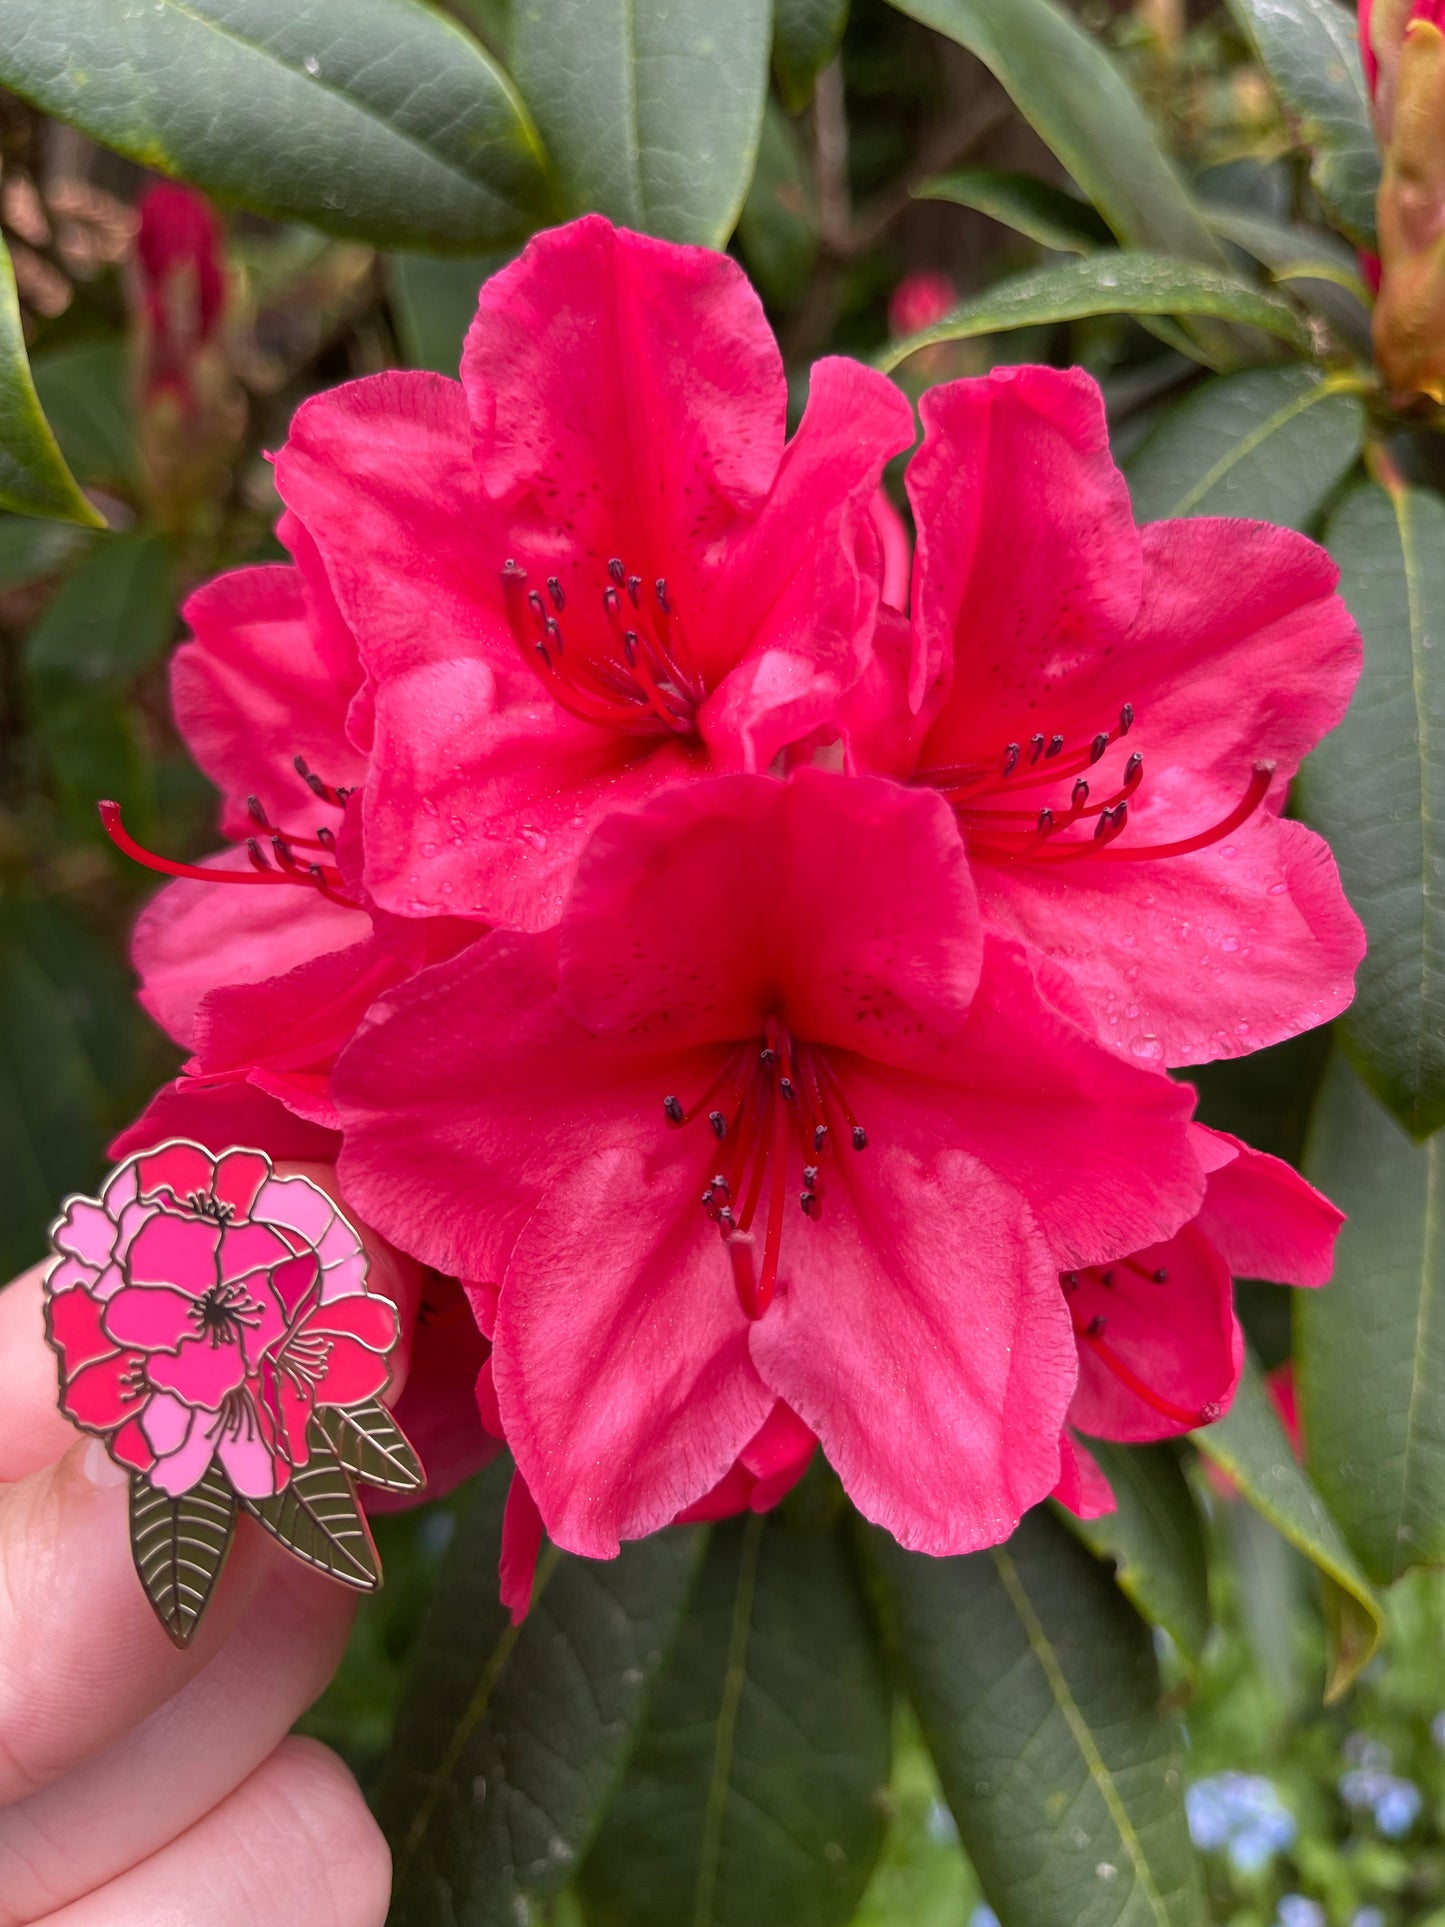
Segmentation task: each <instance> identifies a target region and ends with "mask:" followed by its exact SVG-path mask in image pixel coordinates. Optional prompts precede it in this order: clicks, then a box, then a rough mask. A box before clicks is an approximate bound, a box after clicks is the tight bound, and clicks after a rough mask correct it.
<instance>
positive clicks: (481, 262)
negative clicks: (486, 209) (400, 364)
mask: <svg viewBox="0 0 1445 1927" xmlns="http://www.w3.org/2000/svg"><path fill="white" fill-rule="evenodd" d="M510 259H511V256H510V255H508V254H467V255H462V256H460V257H459V258H458V259H455V260H445V259H441V258H439V257H438V256H436V255H434V254H394V255H393V256H392V257H391V259H390V261H389V262H388V263H387V286H388V290H389V292H390V295H391V308H392V314H393V315H394V317H395V319H396V331H397V334H398V336H399V338H400V340H401V350H402V353H403V355H404V356H405V357H406V364H407V366H408V368H431V369H433V370H434V371H435V372H436V373H437V374H439V375H451V376H453V377H455V376H456V373H457V370H458V369H459V368H460V367H461V361H462V343H463V342H464V341H465V340H466V338H467V329H468V328H470V327H471V325H472V317H473V316H474V315H475V314H476V312H477V297H478V295H479V294H480V292H481V286H482V283H483V282H484V281H486V280H488V279H489V278H490V277H491V276H492V275H493V274H495V273H496V271H497V269H498V268H500V267H501V266H502V265H503V264H504V263H505V262H507V261H508V260H510Z"/></svg>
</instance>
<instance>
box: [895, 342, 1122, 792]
mask: <svg viewBox="0 0 1445 1927" xmlns="http://www.w3.org/2000/svg"><path fill="white" fill-rule="evenodd" d="M919 412H920V414H921V416H922V418H923V428H924V437H923V445H922V447H921V448H920V450H919V452H918V454H917V455H916V456H915V457H914V459H913V462H912V463H911V464H910V466H909V470H908V495H909V500H910V501H911V502H912V505H913V517H914V524H915V527H916V529H917V551H916V558H915V562H914V577H913V633H914V663H913V675H912V688H911V696H912V703H913V707H914V708H915V709H919V708H921V707H922V706H923V703H924V700H925V698H928V700H929V703H930V708H931V710H932V711H933V712H934V713H935V714H937V721H936V723H935V727H934V731H933V734H932V735H931V736H930V738H929V742H928V744H927V747H926V749H925V751H924V755H923V760H924V762H925V764H931V763H938V764H958V763H973V762H975V761H977V762H980V763H982V764H983V766H984V767H985V768H992V767H993V766H994V764H995V761H996V760H997V759H1000V758H1001V757H1002V754H1003V750H1004V747H1005V745H1006V744H1007V743H1008V742H1010V741H1013V740H1016V739H1020V732H1021V731H1022V734H1023V736H1027V735H1028V734H1029V732H1030V731H1031V730H1035V729H1041V730H1043V731H1044V732H1045V734H1052V733H1053V732H1054V731H1055V730H1064V731H1068V732H1069V733H1071V734H1072V733H1073V731H1072V729H1071V725H1072V724H1074V723H1075V717H1076V709H1077V705H1076V703H1075V701H1074V683H1075V679H1076V678H1077V676H1078V673H1079V669H1080V666H1081V665H1084V664H1088V663H1090V662H1092V661H1094V660H1096V659H1099V658H1100V657H1104V656H1106V655H1107V652H1109V651H1110V650H1111V649H1115V648H1117V647H1118V646H1119V644H1120V643H1121V642H1122V640H1123V637H1124V635H1125V633H1126V632H1127V630H1128V628H1129V626H1130V624H1131V623H1132V621H1133V620H1134V617H1135V614H1136V612H1137V610H1138V607H1139V598H1140V593H1141V589H1142V586H1143V567H1142V562H1141V556H1140V539H1139V534H1138V532H1137V530H1136V529H1135V527H1134V516H1133V511H1132V509H1131V507H1130V504H1129V492H1128V489H1127V488H1126V486H1125V484H1124V479H1123V477H1122V476H1121V475H1120V474H1119V472H1118V470H1117V469H1116V468H1115V466H1114V462H1113V458H1112V457H1111V456H1110V454H1109V435H1108V427H1107V424H1106V422H1105V419H1104V405H1103V398H1102V396H1101V395H1100V393H1099V389H1098V385H1097V383H1095V382H1094V381H1093V380H1092V379H1091V378H1090V377H1089V376H1088V375H1086V374H1084V372H1083V371H1082V370H1081V369H1077V368H1074V369H1069V370H1067V371H1064V370H1059V369H1054V368H1035V367H1018V368H996V369H995V370H994V371H993V373H992V374H990V375H985V376H983V377H981V378H980V379H979V380H976V381H957V382H947V383H944V384H943V385H941V386H939V387H935V388H930V389H929V390H928V392H927V393H926V394H925V395H924V397H923V400H922V402H921V404H920V408H919ZM1124 700H1127V698H1126V697H1121V698H1119V699H1118V701H1116V702H1115V703H1114V705H1113V714H1107V713H1106V714H1105V715H1104V717H1103V720H1102V721H1101V720H1099V719H1098V718H1097V717H1092V719H1091V720H1087V721H1086V722H1084V723H1082V724H1080V725H1079V727H1082V728H1083V729H1084V731H1085V737H1084V740H1088V738H1089V737H1092V736H1093V735H1094V734H1095V732H1096V731H1097V730H1099V729H1101V728H1107V727H1108V725H1109V723H1110V722H1112V721H1113V719H1114V715H1116V714H1117V712H1118V708H1119V702H1121V701H1124ZM1136 700H1138V699H1137V698H1136ZM940 704H942V705H943V707H942V708H941V712H940V708H939V706H940Z"/></svg>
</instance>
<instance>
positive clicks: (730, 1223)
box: [717, 1204, 737, 1237]
mask: <svg viewBox="0 0 1445 1927" xmlns="http://www.w3.org/2000/svg"><path fill="white" fill-rule="evenodd" d="M717 1222H718V1229H719V1231H721V1232H722V1233H723V1235H724V1236H725V1237H726V1235H727V1233H728V1232H729V1231H732V1230H733V1229H734V1228H735V1227H736V1225H737V1219H736V1218H735V1217H734V1216H733V1214H732V1207H731V1206H730V1205H726V1204H725V1205H724V1206H723V1208H722V1210H721V1211H719V1212H718V1214H717Z"/></svg>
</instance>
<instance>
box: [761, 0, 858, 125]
mask: <svg viewBox="0 0 1445 1927" xmlns="http://www.w3.org/2000/svg"><path fill="white" fill-rule="evenodd" d="M847 24H848V0H773V72H774V73H775V74H776V75H777V76H778V89H779V92H780V93H781V94H782V96H783V105H784V106H785V107H786V108H787V110H788V112H789V113H790V114H796V113H800V112H801V111H802V109H803V108H804V107H806V106H807V104H808V102H809V100H810V99H811V98H812V93H813V83H814V82H815V81H816V80H817V78H818V76H819V74H820V73H822V71H823V69H824V68H825V67H826V66H827V64H828V62H829V61H830V60H831V59H832V58H833V57H834V55H835V54H836V53H837V51H838V49H839V47H841V46H842V44H843V29H844V27H846V26H847Z"/></svg>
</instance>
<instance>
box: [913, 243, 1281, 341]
mask: <svg viewBox="0 0 1445 1927" xmlns="http://www.w3.org/2000/svg"><path fill="white" fill-rule="evenodd" d="M1096 314H1132V315H1205V316H1211V317H1214V318H1216V319H1219V320H1224V321H1235V322H1243V323H1247V324H1249V325H1250V326H1253V327H1256V328H1263V329H1265V330H1266V331H1267V332H1268V333H1270V334H1273V335H1278V336H1279V338H1280V339H1281V340H1282V341H1287V342H1289V343H1290V345H1291V346H1292V347H1295V348H1298V349H1300V350H1301V351H1303V350H1304V349H1305V348H1307V346H1308V343H1309V336H1308V334H1307V332H1306V330H1305V328H1304V326H1303V324H1302V322H1301V321H1300V319H1299V317H1298V315H1296V314H1295V312H1294V310H1293V309H1292V308H1291V307H1289V306H1288V305H1287V304H1286V303H1285V302H1283V301H1281V300H1279V298H1278V297H1277V296H1275V295H1272V294H1265V293H1263V292H1262V291H1261V290H1260V289H1259V288H1255V287H1251V285H1250V284H1249V282H1247V281H1241V280H1239V279H1238V278H1237V277H1236V276H1234V275H1232V274H1225V273H1223V272H1221V271H1220V270H1218V269H1215V268H1205V267H1200V266H1198V265H1196V264H1195V263H1194V262H1192V261H1171V260H1167V259H1165V257H1164V256H1162V255H1157V254H1135V253H1130V252H1123V251H1114V252H1110V253H1104V254H1092V255H1089V256H1088V257H1087V258H1086V259H1085V260H1082V261H1066V262H1063V263H1062V264H1060V265H1059V266H1057V267H1047V268H1033V269H1031V270H1030V271H1029V272H1028V273H1027V274H1018V275H1014V276H1013V277H1012V279H1010V280H1007V281H1000V282H997V283H995V285H994V286H993V287H991V288H988V289H986V290H985V292H984V293H983V294H981V295H977V296H975V297H974V299H973V300H972V301H965V302H964V303H963V304H962V305H961V306H960V307H957V308H955V309H954V310H953V311H952V313H950V314H947V315H945V316H944V318H943V320H942V321H940V322H938V323H937V324H936V325H935V326H934V327H932V328H925V329H924V330H923V331H922V333H920V334H916V335H910V336H909V337H908V339H907V340H906V341H901V342H896V343H894V345H893V346H892V347H890V348H888V349H887V350H886V351H885V352H884V353H883V354H882V355H881V356H880V357H879V360H878V365H879V366H880V367H881V368H883V369H885V370H889V369H893V368H896V367H897V366H898V365H899V363H900V362H903V361H906V360H907V359H908V357H909V356H910V355H911V354H916V353H917V351H918V350H919V349H920V348H927V347H930V346H931V345H932V344H933V343H934V342H936V341H969V340H972V339H973V338H974V337H975V336H977V335H991V334H1000V333H1002V332H1003V331H1004V330H1005V329H1008V328H1032V327H1037V326H1039V325H1041V324H1042V323H1045V322H1055V321H1079V320H1082V319H1083V318H1084V317H1085V316H1086V315H1096Z"/></svg>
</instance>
